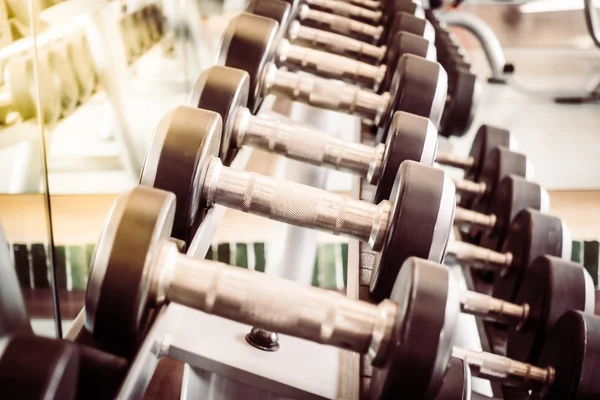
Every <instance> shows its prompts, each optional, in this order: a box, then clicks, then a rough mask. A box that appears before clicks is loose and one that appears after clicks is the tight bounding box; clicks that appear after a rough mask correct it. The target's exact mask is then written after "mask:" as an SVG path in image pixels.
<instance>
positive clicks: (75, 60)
mask: <svg viewBox="0 0 600 400" xmlns="http://www.w3.org/2000/svg"><path fill="white" fill-rule="evenodd" d="M65 46H66V52H67V57H68V60H69V62H70V63H71V65H72V66H73V71H74V73H75V77H76V78H77V83H78V85H79V101H80V102H81V103H84V102H85V101H87V100H88V99H89V98H90V97H91V96H92V94H93V93H94V91H95V90H96V86H97V85H98V77H97V75H96V67H95V66H94V61H93V59H92V54H91V52H90V46H89V43H88V41H87V39H86V36H85V32H78V33H77V34H75V35H74V36H73V37H70V38H69V40H67V41H66V43H65Z"/></svg>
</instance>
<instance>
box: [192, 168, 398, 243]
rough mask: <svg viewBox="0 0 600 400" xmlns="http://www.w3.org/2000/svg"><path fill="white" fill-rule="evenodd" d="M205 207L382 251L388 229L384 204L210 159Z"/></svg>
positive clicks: (205, 184) (203, 189) (204, 195)
mask: <svg viewBox="0 0 600 400" xmlns="http://www.w3.org/2000/svg"><path fill="white" fill-rule="evenodd" d="M201 190H202V198H204V199H205V201H206V204H207V206H212V205H213V204H220V205H224V206H227V207H229V208H233V209H236V210H240V211H244V212H248V213H250V214H254V215H259V216H263V217H266V218H269V219H273V220H275V221H280V222H284V223H288V224H292V225H297V226H303V227H307V228H313V229H318V230H321V231H325V232H329V233H331V234H334V235H342V236H348V237H352V238H356V239H359V240H362V241H364V242H368V243H369V245H370V246H371V247H372V248H373V250H374V251H378V250H379V249H380V248H381V245H382V243H383V239H384V237H385V234H386V232H387V230H388V223H389V221H388V219H389V214H390V210H391V207H392V205H391V203H390V202H389V201H382V202H381V203H379V204H372V203H369V202H366V201H360V200H354V199H352V198H350V197H348V196H344V195H340V194H336V193H331V192H328V191H325V190H322V189H317V188H312V187H309V186H306V185H301V184H297V183H293V182H286V181H277V180H275V179H273V178H270V177H267V176H263V175H259V174H256V173H252V172H245V171H236V170H233V169H231V168H228V167H225V166H223V164H222V163H221V160H220V159H219V158H216V157H215V158H213V159H212V160H211V161H210V163H209V165H208V167H207V172H206V179H205V181H204V184H203V186H202V189H201Z"/></svg>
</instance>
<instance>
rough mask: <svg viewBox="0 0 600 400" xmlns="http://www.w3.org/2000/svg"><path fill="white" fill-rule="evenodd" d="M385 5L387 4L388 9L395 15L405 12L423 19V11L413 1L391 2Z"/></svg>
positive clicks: (394, 0)
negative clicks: (395, 13)
mask: <svg viewBox="0 0 600 400" xmlns="http://www.w3.org/2000/svg"><path fill="white" fill-rule="evenodd" d="M386 4H388V8H390V9H391V10H393V11H395V12H397V13H398V12H405V13H408V14H411V15H414V16H415V17H417V18H421V19H425V10H424V9H423V7H421V6H420V5H418V4H417V3H415V2H414V1H406V0H393V1H387V2H386ZM390 6H391V7H390Z"/></svg>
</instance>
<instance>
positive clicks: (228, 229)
mask: <svg viewBox="0 0 600 400" xmlns="http://www.w3.org/2000/svg"><path fill="white" fill-rule="evenodd" d="M591 3H592V4H593V2H591ZM598 5H599V6H600V2H599V4H598ZM244 6H245V3H244V1H240V0H224V1H215V0H162V1H161V0H119V1H117V0H113V1H109V0H64V1H61V0H0V69H1V70H2V74H0V85H1V86H0V224H1V225H2V226H3V229H4V231H5V235H6V237H7V240H8V242H9V246H10V249H11V254H12V256H13V257H14V260H15V263H16V268H17V273H18V276H19V281H20V284H21V286H22V288H23V291H24V294H25V298H26V302H27V307H28V311H29V313H30V315H31V317H32V318H33V322H34V323H33V326H34V329H35V330H36V331H38V332H40V333H44V334H48V335H54V334H55V333H56V328H57V327H56V325H55V323H54V316H56V315H57V310H58V311H60V314H61V315H60V317H61V319H62V321H63V322H64V324H65V325H68V324H69V322H70V321H71V320H72V319H73V318H74V316H75V315H76V314H77V313H78V312H79V310H80V309H81V307H82V305H83V293H84V292H83V291H84V289H85V285H86V280H87V274H88V268H89V262H90V259H91V256H92V253H93V248H94V243H95V242H96V240H97V237H98V234H99V232H100V229H101V227H102V223H103V221H104V220H105V217H106V215H107V213H108V211H109V208H110V205H111V203H112V201H113V200H114V197H115V196H116V194H118V193H119V192H121V191H122V190H124V189H126V188H129V187H131V186H133V185H135V184H136V183H137V181H138V179H139V174H140V170H141V168H142V165H143V161H144V154H145V151H146V148H147V145H148V142H149V140H150V138H151V135H152V132H153V128H154V126H155V124H156V122H157V121H158V119H159V118H160V116H161V115H162V114H163V113H164V112H165V111H166V110H168V109H170V108H171V107H173V106H175V105H178V104H182V103H185V102H186V101H187V98H188V95H189V93H190V90H191V88H192V87H193V85H194V82H195V79H196V77H197V75H198V74H199V73H200V71H201V70H202V69H204V68H206V67H208V66H210V65H212V64H213V63H214V62H215V61H216V52H217V49H218V46H219V39H220V36H221V33H222V30H223V29H224V27H225V25H226V24H227V22H228V20H229V19H230V18H231V17H232V16H234V15H235V14H236V13H238V12H240V11H241V10H243V8H244ZM583 8H584V2H583V1H579V0H535V1H528V2H525V1H518V2H516V1H514V2H510V1H468V0H467V1H465V2H464V4H462V5H461V7H460V9H459V10H458V11H456V12H469V13H471V14H472V15H474V16H476V17H477V18H479V19H481V20H482V21H484V22H485V23H486V24H487V25H488V26H489V27H490V28H491V29H492V30H493V32H494V33H495V34H496V35H497V38H498V40H499V42H500V44H501V46H502V51H503V55H504V57H505V61H506V63H504V64H502V68H501V69H500V70H498V68H497V65H496V66H494V65H493V63H492V64H490V62H489V59H488V57H486V52H485V49H483V48H482V47H481V44H480V41H479V40H477V38H476V37H475V36H474V35H473V33H472V32H469V31H468V30H466V29H464V28H461V27H460V26H456V27H453V28H452V29H453V30H454V31H455V33H456V34H457V35H458V37H459V39H460V41H461V42H462V43H463V44H464V45H465V47H466V48H467V50H468V56H469V58H470V60H471V62H472V64H473V66H474V69H475V71H476V72H477V74H478V76H479V77H480V79H481V82H482V90H481V100H480V103H479V109H478V111H477V113H476V117H475V121H474V122H473V124H472V132H470V133H469V134H467V135H465V136H463V137H461V138H453V139H451V140H447V141H444V142H442V143H441V144H440V147H444V148H446V149H448V150H449V149H453V151H455V152H457V153H461V154H467V152H468V149H469V147H470V145H471V141H472V138H473V134H474V132H475V131H476V129H477V127H478V126H479V125H480V124H482V123H487V124H493V125H498V126H501V127H504V128H507V129H510V131H511V132H512V134H513V135H514V136H515V137H516V138H517V140H518V143H519V148H520V150H521V151H523V152H524V153H526V154H527V155H528V156H529V157H530V159H531V161H532V163H533V165H535V167H536V178H535V180H537V181H538V182H539V183H540V184H542V185H543V186H545V187H546V188H547V189H548V190H549V191H550V195H551V212H552V213H553V214H556V215H558V216H560V217H561V218H563V219H564V220H565V221H566V222H567V224H568V225H569V226H570V227H571V229H572V231H573V232H572V233H573V237H574V238H575V239H576V242H577V243H580V242H582V241H588V242H589V243H592V244H591V246H592V247H593V246H595V248H596V253H595V254H596V255H595V257H596V266H597V257H598V255H597V254H598V252H597V247H598V246H597V243H598V242H597V240H598V238H600V109H599V105H598V102H597V99H598V98H597V96H598V95H600V91H599V90H600V89H598V84H599V82H600V48H598V47H596V45H595V43H594V40H593V38H592V35H591V34H590V31H589V30H588V26H587V25H586V20H585V17H584V11H583ZM451 12H454V11H451ZM594 12H595V10H594ZM450 18H452V17H451V16H450ZM451 25H452V24H451ZM556 98H569V99H571V98H578V99H579V100H578V101H575V102H570V103H569V104H563V103H557V102H556ZM581 99H583V100H581ZM337 129H338V130H339V132H338V133H339V134H340V136H347V137H352V135H353V134H354V132H345V130H350V129H348V128H346V127H344V126H341V127H338V128H337ZM280 168H281V160H279V159H278V158H277V157H276V156H273V155H267V154H264V153H260V152H258V151H255V152H253V154H252V157H251V159H250V161H249V164H248V169H251V170H255V171H260V172H263V173H270V174H272V173H275V172H276V171H277V170H279V169H280ZM327 179H328V181H327V186H328V187H329V188H330V189H332V190H336V191H341V192H345V191H349V190H350V189H351V180H350V178H348V177H347V176H345V175H343V174H337V173H330V174H329V175H328V177H327ZM272 229H273V224H272V223H270V222H268V221H265V220H263V219H259V218H254V217H252V216H247V215H243V214H240V213H236V212H228V213H227V214H226V215H225V218H224V220H223V222H222V224H221V225H220V227H219V231H218V232H217V235H216V237H215V239H214V246H213V249H212V250H213V251H212V253H213V254H214V256H213V257H214V258H219V259H224V260H225V259H226V260H227V261H231V257H235V256H232V255H231V254H232V253H235V252H234V251H233V250H232V249H234V248H235V249H238V250H239V251H242V249H246V248H247V247H248V246H251V247H252V249H253V250H252V251H253V254H255V258H256V260H255V261H254V262H255V263H256V264H257V265H258V264H261V263H262V264H263V265H264V262H265V261H264V253H265V249H264V243H265V242H266V241H268V238H269V237H270V235H271V232H272ZM319 238H320V240H321V241H322V242H323V243H324V246H325V247H323V248H322V249H321V250H319V253H318V255H317V256H318V259H317V261H316V262H315V265H316V269H315V271H316V272H315V276H314V281H315V284H320V285H322V286H333V287H337V288H339V286H343V280H340V279H339V276H341V275H340V273H338V272H339V271H338V272H336V270H335V268H337V267H336V266H335V264H336V262H335V259H336V257H338V256H339V255H340V254H341V257H343V256H344V254H345V253H344V252H346V254H347V248H345V247H344V246H343V240H341V239H339V238H332V237H326V236H325V235H323V237H319ZM594 243H595V244H594ZM240 244H244V246H246V245H247V246H246V247H244V246H240ZM261 244H262V247H261ZM327 246H329V247H327ZM592 247H590V248H592ZM574 248H575V251H576V252H577V251H578V252H581V247H577V246H575V247H574ZM243 251H246V250H243ZM244 254H245V253H244ZM261 254H262V256H261ZM261 257H262V258H261ZM574 257H580V258H582V257H584V254H583V253H581V254H579V255H574ZM238 259H239V257H238ZM331 260H333V261H331ZM238 261H239V260H238ZM242 263H243V262H242ZM327 263H329V264H331V263H333V264H334V270H333V272H327V271H329V270H328V269H326V268H325V267H323V268H325V269H323V268H321V267H320V266H322V265H324V264H327ZM238 264H239V262H238ZM338 264H339V263H338ZM342 264H343V263H342ZM254 267H256V265H255V266H254ZM257 268H260V267H257ZM320 268H321V269H320ZM53 274H56V283H57V290H56V294H54V293H53V291H52V290H51V282H52V276H53ZM595 278H597V276H596V277H595ZM57 299H59V300H60V307H58V308H57V306H56V304H57Z"/></svg>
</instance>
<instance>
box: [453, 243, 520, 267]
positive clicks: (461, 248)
mask: <svg viewBox="0 0 600 400" xmlns="http://www.w3.org/2000/svg"><path fill="white" fill-rule="evenodd" d="M446 253H447V254H451V255H453V256H454V257H456V259H458V260H459V261H463V262H465V263H467V264H469V265H470V266H472V267H478V268H486V267H492V268H498V267H500V268H508V267H510V265H511V264H512V260H513V256H512V254H511V253H499V252H497V251H493V250H490V249H486V248H484V247H479V246H475V245H473V244H470V243H465V242H460V241H456V240H451V241H449V242H448V246H447V248H446Z"/></svg>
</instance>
